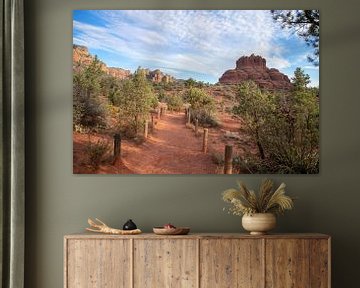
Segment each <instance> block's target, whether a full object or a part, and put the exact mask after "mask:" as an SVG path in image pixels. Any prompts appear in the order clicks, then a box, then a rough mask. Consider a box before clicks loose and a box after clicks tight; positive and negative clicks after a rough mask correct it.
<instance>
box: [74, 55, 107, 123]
mask: <svg viewBox="0 0 360 288" xmlns="http://www.w3.org/2000/svg"><path fill="white" fill-rule="evenodd" d="M103 74H104V72H103V71H102V70H101V62H100V61H99V60H98V59H97V58H95V59H94V61H93V62H92V63H91V64H90V65H89V66H86V67H82V68H81V69H79V70H78V71H77V72H75V73H74V76H73V124H74V128H75V127H86V128H94V127H102V126H105V125H106V117H107V115H106V109H105V108H104V106H103V103H102V101H101V99H100V97H99V94H100V93H101V84H100V82H101V78H102V76H103Z"/></svg>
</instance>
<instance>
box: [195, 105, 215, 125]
mask: <svg viewBox="0 0 360 288" xmlns="http://www.w3.org/2000/svg"><path fill="white" fill-rule="evenodd" d="M190 113H191V121H192V122H195V119H198V121H199V124H200V125H201V126H203V127H217V126H219V122H218V121H217V119H216V118H215V116H213V115H211V114H209V113H207V112H206V111H204V110H192V109H190Z"/></svg>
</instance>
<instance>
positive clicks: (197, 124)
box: [195, 118, 199, 136]
mask: <svg viewBox="0 0 360 288" xmlns="http://www.w3.org/2000/svg"><path fill="white" fill-rule="evenodd" d="M198 132H199V120H198V119H197V118H196V119H195V136H198Z"/></svg>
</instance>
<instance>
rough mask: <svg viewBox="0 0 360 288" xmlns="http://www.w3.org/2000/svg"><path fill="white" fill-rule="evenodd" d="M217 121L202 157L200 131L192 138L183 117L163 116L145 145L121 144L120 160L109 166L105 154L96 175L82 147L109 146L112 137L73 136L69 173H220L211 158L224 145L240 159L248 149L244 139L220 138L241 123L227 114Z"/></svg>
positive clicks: (192, 132) (210, 130)
mask: <svg viewBox="0 0 360 288" xmlns="http://www.w3.org/2000/svg"><path fill="white" fill-rule="evenodd" d="M219 120H220V122H221V125H220V127H217V128H210V129H209V141H208V143H209V144H208V152H207V153H203V152H202V141H203V137H202V134H203V129H202V128H199V135H198V136H197V137H196V136H195V133H194V131H193V129H191V128H189V127H186V125H185V115H184V113H168V114H167V115H163V116H162V118H161V119H159V120H156V121H155V123H156V125H155V128H154V130H153V131H152V133H150V134H149V136H148V139H147V140H146V141H145V142H143V143H142V144H135V143H134V142H133V141H130V140H122V142H121V160H119V161H117V162H116V163H115V164H114V165H113V163H112V160H111V154H110V153H109V155H108V159H106V160H105V161H104V163H102V165H100V167H99V168H98V169H97V170H96V171H94V170H93V169H91V166H89V165H88V164H87V159H86V153H85V147H86V144H87V143H88V141H89V139H90V141H91V142H96V141H98V140H99V139H102V140H104V139H106V140H107V141H108V142H109V144H112V136H111V135H101V134H92V135H91V136H89V135H87V134H80V133H76V132H74V134H73V150H74V154H73V171H74V173H75V174H219V173H222V171H221V170H222V169H221V167H218V166H217V164H215V163H214V161H213V155H214V154H218V155H222V154H223V153H224V147H225V145H226V144H233V145H234V155H242V154H243V153H244V150H246V149H251V148H248V147H250V146H249V144H248V139H245V138H244V139H240V140H239V139H237V140H235V139H227V138H225V137H224V134H225V131H237V132H238V131H239V128H240V126H241V123H240V121H239V120H238V119H234V118H232V117H231V116H230V115H228V114H227V113H219ZM89 137H90V138H89ZM242 140H243V141H242ZM239 143H240V145H239ZM244 147H245V148H244ZM246 147H247V148H246ZM111 148H112V145H111ZM110 150H111V149H110ZM251 150H252V149H251Z"/></svg>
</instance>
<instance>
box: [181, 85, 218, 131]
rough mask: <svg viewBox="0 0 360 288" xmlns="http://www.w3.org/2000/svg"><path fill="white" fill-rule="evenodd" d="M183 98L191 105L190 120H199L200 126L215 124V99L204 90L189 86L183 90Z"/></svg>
mask: <svg viewBox="0 0 360 288" xmlns="http://www.w3.org/2000/svg"><path fill="white" fill-rule="evenodd" d="M184 99H185V101H186V102H187V103H189V104H190V105H191V109H190V113H191V121H192V122H194V121H195V119H198V120H199V124H200V125H202V126H216V120H215V111H216V105H215V100H214V99H213V98H212V97H211V96H210V95H208V94H207V93H206V92H205V91H204V90H202V89H199V88H193V87H191V88H189V89H188V90H186V91H185V94H184Z"/></svg>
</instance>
